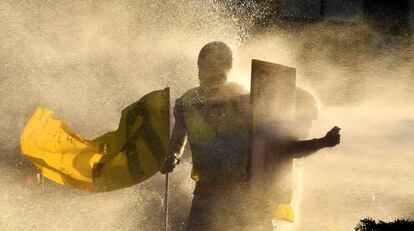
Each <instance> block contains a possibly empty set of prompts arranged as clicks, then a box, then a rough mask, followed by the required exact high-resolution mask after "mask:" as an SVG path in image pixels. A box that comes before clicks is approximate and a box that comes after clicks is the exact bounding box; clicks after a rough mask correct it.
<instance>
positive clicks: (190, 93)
mask: <svg viewBox="0 0 414 231" xmlns="http://www.w3.org/2000/svg"><path fill="white" fill-rule="evenodd" d="M199 91H200V87H193V88H190V89H188V90H187V91H186V92H185V93H184V94H183V95H182V96H181V97H179V98H177V100H176V101H175V103H176V104H177V103H178V104H183V103H184V102H186V101H189V100H192V99H194V98H197V96H198V95H199Z"/></svg>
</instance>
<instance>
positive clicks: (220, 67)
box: [197, 41, 233, 87]
mask: <svg viewBox="0 0 414 231" xmlns="http://www.w3.org/2000/svg"><path fill="white" fill-rule="evenodd" d="M197 64H198V79H199V81H200V86H201V87H211V86H217V85H223V84H225V83H226V81H227V74H228V72H229V71H230V69H231V67H232V64H233V52H232V51H231V49H230V47H229V46H227V44H225V43H223V42H218V41H214V42H210V43H207V44H206V45H204V46H203V48H201V51H200V53H199V55H198V60H197Z"/></svg>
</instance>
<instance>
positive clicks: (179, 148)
mask: <svg viewBox="0 0 414 231" xmlns="http://www.w3.org/2000/svg"><path fill="white" fill-rule="evenodd" d="M174 118H175V124H174V128H173V132H172V135H171V139H170V146H169V149H168V155H167V158H166V159H165V162H164V165H163V166H162V168H161V170H160V171H161V173H163V174H166V173H169V172H172V171H173V170H174V168H175V166H176V165H177V164H179V163H180V158H181V155H182V154H183V151H184V147H185V144H186V142H187V129H186V127H185V123H184V105H183V103H182V101H181V99H177V100H176V101H175V107H174Z"/></svg>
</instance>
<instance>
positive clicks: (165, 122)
mask: <svg viewBox="0 0 414 231" xmlns="http://www.w3.org/2000/svg"><path fill="white" fill-rule="evenodd" d="M169 135H170V102H169V89H168V88H166V89H164V90H160V91H154V92H151V93H149V94H147V95H145V96H144V97H142V98H141V99H140V100H139V101H137V102H135V103H133V104H131V105H130V106H128V107H127V108H125V109H124V110H123V111H122V116H121V120H120V122H119V127H118V129H117V130H116V131H112V132H108V133H106V134H104V135H102V136H100V137H98V138H96V139H94V140H85V139H83V138H82V137H81V136H80V135H78V134H76V133H75V132H73V131H72V130H71V129H70V128H69V127H68V126H67V125H66V124H65V123H64V122H63V121H61V120H59V119H57V118H55V117H54V116H53V112H52V111H51V110H49V109H46V108H42V107H39V108H38V109H37V110H36V111H35V113H34V114H33V115H32V117H31V118H30V119H29V121H28V123H27V125H26V127H25V129H24V130H23V133H22V135H21V140H20V141H21V149H22V153H23V155H24V156H26V157H27V158H28V159H30V160H31V161H32V162H33V163H34V164H35V166H36V167H37V168H38V169H39V171H40V172H41V174H42V175H43V176H44V177H46V178H48V179H50V180H52V181H54V182H56V183H58V184H61V185H65V186H69V187H74V188H78V189H83V190H87V191H93V192H99V191H110V190H115V189H120V188H125V187H129V186H132V185H135V184H137V183H140V182H142V181H144V180H146V179H148V178H149V177H151V176H153V175H154V174H155V173H157V172H158V171H159V169H160V168H161V166H162V164H163V162H164V160H165V158H166V156H167V151H168V145H169Z"/></svg>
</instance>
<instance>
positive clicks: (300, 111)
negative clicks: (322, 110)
mask: <svg viewBox="0 0 414 231" xmlns="http://www.w3.org/2000/svg"><path fill="white" fill-rule="evenodd" d="M318 114H319V107H318V103H317V102H316V99H315V98H314V97H313V96H312V95H311V94H310V93H309V92H308V91H306V90H304V89H302V88H299V87H297V88H296V115H295V117H296V118H295V119H296V134H297V136H298V138H301V139H303V138H306V137H307V136H308V133H309V130H310V129H311V128H312V125H313V121H314V120H316V119H317V118H318Z"/></svg>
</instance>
